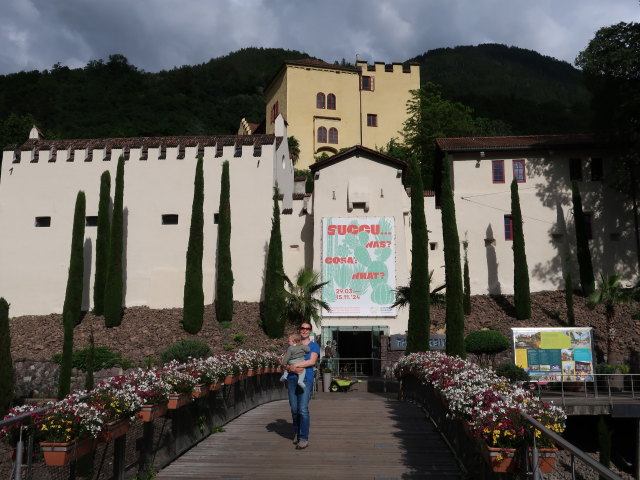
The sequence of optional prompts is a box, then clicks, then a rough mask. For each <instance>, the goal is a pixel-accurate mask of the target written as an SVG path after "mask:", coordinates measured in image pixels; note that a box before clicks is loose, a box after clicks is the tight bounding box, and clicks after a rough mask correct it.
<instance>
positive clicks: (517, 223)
mask: <svg viewBox="0 0 640 480" xmlns="http://www.w3.org/2000/svg"><path fill="white" fill-rule="evenodd" d="M511 225H512V230H513V302H514V304H515V307H516V318H517V319H518V320H525V319H527V318H531V292H530V291H529V267H528V266H527V252H526V251H525V248H524V231H523V228H522V212H521V211H520V195H519V194H518V182H516V181H515V180H513V181H512V182H511Z"/></svg>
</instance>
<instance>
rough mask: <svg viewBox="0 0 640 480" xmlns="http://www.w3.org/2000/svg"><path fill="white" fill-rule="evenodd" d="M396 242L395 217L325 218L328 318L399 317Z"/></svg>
mask: <svg viewBox="0 0 640 480" xmlns="http://www.w3.org/2000/svg"><path fill="white" fill-rule="evenodd" d="M395 242H396V237H395V230H394V218H393V217H363V218H358V217H348V218H323V219H322V281H323V282H329V283H328V284H327V285H325V286H324V287H323V288H322V299H323V300H324V301H325V302H327V303H328V304H329V306H330V307H331V310H330V311H328V312H327V311H326V310H323V312H322V314H323V316H326V317H392V316H395V314H396V312H395V308H391V304H393V302H394V301H395V294H394V289H395V288H396V245H395Z"/></svg>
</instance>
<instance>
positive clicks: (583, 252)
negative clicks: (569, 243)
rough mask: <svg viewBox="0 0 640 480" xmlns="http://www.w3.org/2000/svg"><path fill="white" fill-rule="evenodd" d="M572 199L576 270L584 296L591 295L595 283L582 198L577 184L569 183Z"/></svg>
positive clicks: (594, 288) (574, 182)
mask: <svg viewBox="0 0 640 480" xmlns="http://www.w3.org/2000/svg"><path fill="white" fill-rule="evenodd" d="M571 193H572V198H573V222H574V224H575V227H576V251H577V256H578V268H579V270H580V284H581V286H582V292H583V293H584V295H585V296H587V297H588V296H589V295H591V294H592V293H593V292H595V290H596V281H595V279H594V277H593V265H592V264H591V251H590V250H589V239H588V238H587V227H586V225H585V223H584V212H583V211H582V196H581V195H580V189H579V188H578V182H576V181H575V180H574V181H573V182H571Z"/></svg>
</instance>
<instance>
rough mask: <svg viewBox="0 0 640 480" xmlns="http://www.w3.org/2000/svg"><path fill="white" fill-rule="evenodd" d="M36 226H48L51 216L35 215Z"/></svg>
mask: <svg viewBox="0 0 640 480" xmlns="http://www.w3.org/2000/svg"><path fill="white" fill-rule="evenodd" d="M35 225H36V227H38V228H43V227H50V226H51V217H36V223H35Z"/></svg>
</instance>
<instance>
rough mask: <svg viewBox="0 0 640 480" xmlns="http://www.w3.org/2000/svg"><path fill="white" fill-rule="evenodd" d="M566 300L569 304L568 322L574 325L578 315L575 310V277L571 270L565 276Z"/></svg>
mask: <svg viewBox="0 0 640 480" xmlns="http://www.w3.org/2000/svg"><path fill="white" fill-rule="evenodd" d="M564 300H565V303H566V304H567V323H568V324H569V325H571V326H573V325H575V324H576V316H575V314H574V312H573V279H572V278H571V273H570V272H569V271H567V274H566V275H565V276H564Z"/></svg>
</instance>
